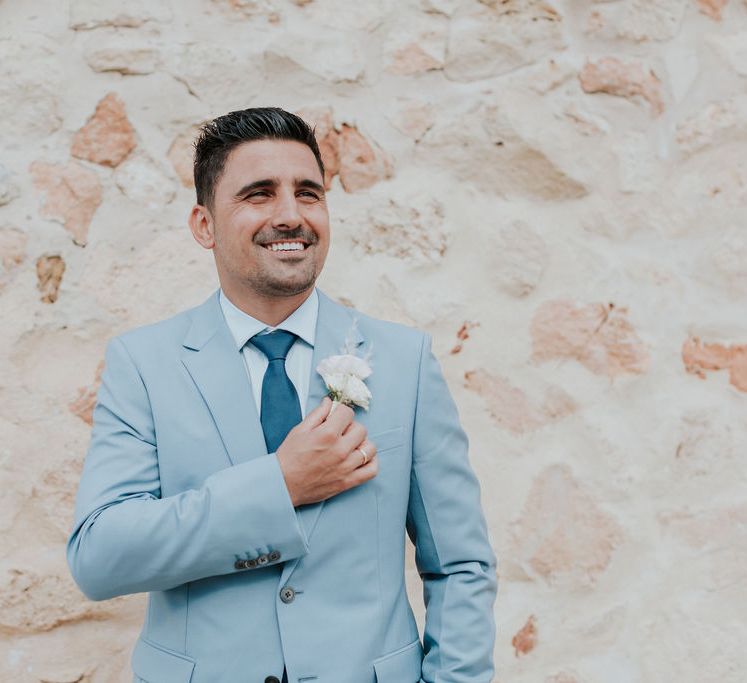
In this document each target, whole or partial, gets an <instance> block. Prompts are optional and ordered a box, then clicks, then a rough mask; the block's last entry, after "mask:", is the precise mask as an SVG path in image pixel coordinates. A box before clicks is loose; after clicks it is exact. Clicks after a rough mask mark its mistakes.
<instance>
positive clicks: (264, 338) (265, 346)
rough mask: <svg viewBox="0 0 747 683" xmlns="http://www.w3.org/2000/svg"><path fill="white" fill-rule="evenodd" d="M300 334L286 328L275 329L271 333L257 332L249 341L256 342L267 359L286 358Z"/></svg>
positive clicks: (255, 344)
mask: <svg viewBox="0 0 747 683" xmlns="http://www.w3.org/2000/svg"><path fill="white" fill-rule="evenodd" d="M297 337H298V335H295V334H293V332H288V331H286V330H275V331H274V332H270V333H269V334H255V335H254V336H253V337H252V338H251V339H250V340H249V341H250V342H251V343H252V344H254V346H256V347H257V348H258V349H259V350H260V351H261V352H262V353H264V354H265V356H267V360H268V361H270V360H285V357H286V356H287V355H288V351H290V347H291V346H293V342H294V341H296V338H297Z"/></svg>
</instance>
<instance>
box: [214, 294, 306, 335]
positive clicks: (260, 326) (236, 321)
mask: <svg viewBox="0 0 747 683" xmlns="http://www.w3.org/2000/svg"><path fill="white" fill-rule="evenodd" d="M219 299H220V306H221V308H222V309H223V317H224V318H225V319H226V324H227V325H228V329H229V330H230V331H231V334H232V335H233V338H234V341H235V342H236V346H237V347H238V349H239V350H241V349H242V348H243V347H244V345H245V344H246V343H247V342H248V341H249V340H250V339H251V338H252V337H253V336H254V335H255V334H259V333H261V332H264V331H267V332H272V331H273V330H286V331H288V332H293V334H296V335H298V336H299V337H300V338H301V339H303V340H304V341H305V342H306V343H307V344H308V345H309V346H312V347H313V346H314V339H315V336H316V319H317V315H318V313H319V295H318V294H317V291H316V287H314V289H313V290H312V292H311V294H310V295H309V296H308V297H307V299H306V301H304V302H303V303H302V304H301V305H300V306H299V307H298V308H297V309H296V310H295V311H293V313H291V314H290V315H289V316H288V317H287V318H286V319H285V320H283V321H282V322H281V323H278V325H277V326H275V327H271V326H270V325H267V324H265V323H263V322H262V321H261V320H257V319H256V318H253V317H252V316H250V315H249V314H248V313H244V311H242V310H241V309H240V308H237V307H236V306H235V305H234V304H233V303H231V302H230V301H229V300H228V297H227V296H226V295H225V294H224V293H223V289H221V290H220V293H219Z"/></svg>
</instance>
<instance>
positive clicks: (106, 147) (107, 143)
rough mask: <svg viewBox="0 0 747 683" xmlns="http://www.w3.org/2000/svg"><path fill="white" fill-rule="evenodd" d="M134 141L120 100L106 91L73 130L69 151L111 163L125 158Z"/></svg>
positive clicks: (132, 132) (100, 161) (113, 164)
mask: <svg viewBox="0 0 747 683" xmlns="http://www.w3.org/2000/svg"><path fill="white" fill-rule="evenodd" d="M136 144H137V143H136V141H135V130H134V128H133V127H132V125H131V124H130V121H129V120H128V118H127V113H126V111H125V106H124V102H123V101H122V100H121V99H120V98H119V97H118V96H117V95H116V94H115V93H109V94H108V95H106V97H104V98H103V99H102V100H101V101H100V102H99V103H98V104H97V105H96V111H95V112H94V114H93V116H91V118H89V119H88V121H87V122H86V125H85V126H83V128H81V129H80V130H79V131H78V132H77V133H76V134H75V137H74V138H73V145H72V149H71V152H72V155H73V156H74V157H77V158H78V159H85V160H86V161H92V162H94V163H96V164H101V165H102V166H112V167H114V166H118V165H119V164H121V163H122V162H123V161H124V160H125V158H126V157H127V155H128V154H129V153H130V152H131V151H132V150H133V149H135V145H136Z"/></svg>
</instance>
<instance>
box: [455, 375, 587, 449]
mask: <svg viewBox="0 0 747 683" xmlns="http://www.w3.org/2000/svg"><path fill="white" fill-rule="evenodd" d="M464 379H465V386H466V387H467V389H470V390H471V391H474V392H475V393H476V394H477V395H478V396H480V397H481V398H483V399H484V401H485V406H486V408H487V410H488V412H489V413H490V416H491V417H492V418H493V420H495V422H496V424H498V425H499V426H500V427H502V428H504V429H507V430H508V431H510V432H512V433H513V434H517V435H518V434H526V433H529V432H534V431H537V430H538V429H540V428H542V427H544V426H545V425H547V424H549V423H551V422H553V421H556V420H562V419H563V418H565V417H568V416H569V415H571V414H573V413H574V412H575V411H576V410H577V405H576V403H575V401H574V400H573V399H572V398H571V397H570V396H569V395H568V394H567V393H566V392H565V391H563V390H562V389H559V388H557V387H548V388H547V389H545V392H544V396H543V397H542V398H541V399H537V398H530V397H529V396H528V395H527V393H526V392H525V391H523V390H522V389H520V388H518V387H516V386H514V385H513V384H512V383H511V382H510V381H509V380H508V379H506V378H505V377H501V376H496V375H493V374H492V373H490V372H488V371H487V370H482V369H481V370H469V371H467V372H465V373H464Z"/></svg>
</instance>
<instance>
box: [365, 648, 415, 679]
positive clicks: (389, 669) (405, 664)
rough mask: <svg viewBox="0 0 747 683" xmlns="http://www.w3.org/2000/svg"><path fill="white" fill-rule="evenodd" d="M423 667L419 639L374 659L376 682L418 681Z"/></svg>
mask: <svg viewBox="0 0 747 683" xmlns="http://www.w3.org/2000/svg"><path fill="white" fill-rule="evenodd" d="M422 667H423V647H422V646H421V645H420V639H419V638H418V639H417V640H414V641H413V642H412V643H410V644H409V645H405V646H404V647H403V648H400V649H399V650H395V651H394V652H390V653H389V654H388V655H384V656H383V657H379V658H378V659H376V660H374V671H375V672H376V682H377V683H419V681H420V675H421V669H422Z"/></svg>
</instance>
